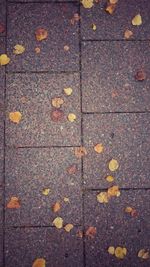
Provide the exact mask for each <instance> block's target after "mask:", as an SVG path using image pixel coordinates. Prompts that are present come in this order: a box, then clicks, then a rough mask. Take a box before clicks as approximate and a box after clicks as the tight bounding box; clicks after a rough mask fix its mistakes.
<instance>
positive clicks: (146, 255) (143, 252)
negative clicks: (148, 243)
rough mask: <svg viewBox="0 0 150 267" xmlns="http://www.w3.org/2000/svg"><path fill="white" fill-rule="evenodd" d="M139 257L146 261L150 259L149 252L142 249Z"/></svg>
mask: <svg viewBox="0 0 150 267" xmlns="http://www.w3.org/2000/svg"><path fill="white" fill-rule="evenodd" d="M138 257H139V258H141V259H144V260H147V259H149V258H150V254H149V251H147V250H146V249H140V250H139V252H138Z"/></svg>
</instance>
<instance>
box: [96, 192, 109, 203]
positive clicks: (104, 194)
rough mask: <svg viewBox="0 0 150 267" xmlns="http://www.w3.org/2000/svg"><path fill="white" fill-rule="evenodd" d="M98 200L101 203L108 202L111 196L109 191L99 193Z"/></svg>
mask: <svg viewBox="0 0 150 267" xmlns="http://www.w3.org/2000/svg"><path fill="white" fill-rule="evenodd" d="M97 201H98V202H100V203H108V201H109V196H108V193H107V192H101V193H99V194H98V195H97Z"/></svg>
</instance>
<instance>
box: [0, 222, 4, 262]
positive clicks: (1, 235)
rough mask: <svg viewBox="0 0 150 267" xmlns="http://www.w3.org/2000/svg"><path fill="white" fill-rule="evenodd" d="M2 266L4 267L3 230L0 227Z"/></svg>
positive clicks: (0, 258) (0, 259)
mask: <svg viewBox="0 0 150 267" xmlns="http://www.w3.org/2000/svg"><path fill="white" fill-rule="evenodd" d="M0 266H2V267H3V229H2V228H1V227H0Z"/></svg>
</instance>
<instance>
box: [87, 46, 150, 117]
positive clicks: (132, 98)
mask: <svg viewBox="0 0 150 267" xmlns="http://www.w3.org/2000/svg"><path fill="white" fill-rule="evenodd" d="M149 50H150V45H149V42H147V41H143V42H139V41H135V42H120V41H117V42H113V41H112V42H84V43H83V46H82V94H83V111H84V112H136V111H150V96H149V86H150V79H149V76H150V75H149V74H150V64H149V60H148V57H147V54H148V51H149ZM141 69H143V70H144V71H145V73H146V75H147V77H146V80H145V81H137V80H136V79H135V75H136V73H137V71H139V70H141Z"/></svg>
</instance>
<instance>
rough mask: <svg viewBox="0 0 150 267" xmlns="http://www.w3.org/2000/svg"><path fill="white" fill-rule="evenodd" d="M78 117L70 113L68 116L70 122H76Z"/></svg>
mask: <svg viewBox="0 0 150 267" xmlns="http://www.w3.org/2000/svg"><path fill="white" fill-rule="evenodd" d="M76 118H77V117H76V115H75V114H74V113H69V114H68V121H70V122H74V121H75V120H76Z"/></svg>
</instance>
